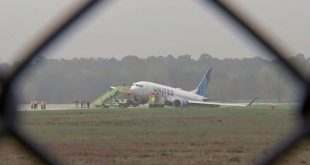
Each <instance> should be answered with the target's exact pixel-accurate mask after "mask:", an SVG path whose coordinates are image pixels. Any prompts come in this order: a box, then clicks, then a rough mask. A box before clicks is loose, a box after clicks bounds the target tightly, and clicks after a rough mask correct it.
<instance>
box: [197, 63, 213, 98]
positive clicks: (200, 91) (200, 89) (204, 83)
mask: <svg viewBox="0 0 310 165" xmlns="http://www.w3.org/2000/svg"><path fill="white" fill-rule="evenodd" d="M211 71H212V68H211V67H210V68H209V69H208V71H207V72H206V74H205V75H204V76H203V78H202V80H201V81H200V83H199V85H198V87H197V92H196V94H198V95H200V96H205V94H206V91H207V87H208V84H209V80H210V75H211Z"/></svg>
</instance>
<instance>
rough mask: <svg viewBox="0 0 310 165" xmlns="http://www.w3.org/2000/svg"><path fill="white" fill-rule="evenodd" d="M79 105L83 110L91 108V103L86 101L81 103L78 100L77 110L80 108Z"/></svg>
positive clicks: (76, 103)
mask: <svg viewBox="0 0 310 165" xmlns="http://www.w3.org/2000/svg"><path fill="white" fill-rule="evenodd" d="M79 104H80V105H81V106H80V107H81V108H89V107H90V101H85V100H82V101H81V102H80V101H78V100H76V101H75V107H76V108H79Z"/></svg>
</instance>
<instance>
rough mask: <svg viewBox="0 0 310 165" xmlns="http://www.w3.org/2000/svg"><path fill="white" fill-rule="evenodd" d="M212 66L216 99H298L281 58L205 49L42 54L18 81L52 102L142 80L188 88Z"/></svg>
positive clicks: (28, 93) (31, 94) (22, 90)
mask: <svg viewBox="0 0 310 165" xmlns="http://www.w3.org/2000/svg"><path fill="white" fill-rule="evenodd" d="M290 60H291V61H292V62H295V63H298V65H299V66H302V67H303V68H306V69H305V70H306V71H307V70H309V69H308V67H309V62H310V60H309V59H306V58H305V57H304V56H303V55H301V54H299V55H297V56H295V57H291V58H290ZM15 65H16V64H11V65H10V64H6V63H2V64H1V65H0V70H1V69H2V70H10V69H11V68H13V67H15ZM209 67H212V69H213V72H212V75H211V79H210V84H209V86H208V89H207V93H206V96H207V97H210V98H212V99H214V100H224V101H233V100H238V101H240V100H251V99H253V98H254V97H256V96H257V97H259V100H263V101H268V102H293V101H296V100H298V97H297V96H299V95H300V94H302V91H301V89H300V88H299V86H298V83H297V81H296V80H293V79H291V78H290V76H289V75H287V72H285V70H284V69H282V68H281V67H280V66H279V62H278V61H277V60H269V59H264V58H260V57H253V58H242V59H230V58H226V59H218V58H215V57H212V56H211V55H208V54H202V55H201V56H200V57H199V58H198V59H193V58H191V56H190V55H181V56H177V57H175V56H173V55H167V56H159V57H155V56H150V57H147V58H138V57H137V56H132V55H130V56H125V57H123V58H122V59H120V60H117V59H115V58H74V59H70V60H68V59H47V58H45V57H39V58H37V59H35V60H34V61H33V63H32V67H31V69H30V70H29V71H28V73H27V75H26V76H24V77H23V79H22V81H20V84H19V86H18V89H17V91H18V93H19V94H20V95H21V96H22V97H21V102H23V103H29V102H30V100H32V99H34V98H41V99H44V100H47V101H48V102H49V103H73V102H74V101H75V100H85V99H86V100H90V101H93V100H94V99H96V98H97V97H98V96H100V95H101V94H103V93H104V92H105V91H107V90H108V89H109V87H110V86H118V85H123V84H126V85H131V84H132V83H133V82H136V81H142V80H143V81H151V82H156V83H161V84H165V85H169V86H173V87H179V88H182V89H185V90H193V89H195V88H196V86H197V85H198V83H199V81H200V79H201V78H202V76H203V75H204V73H205V72H206V71H207V69H208V68H209Z"/></svg>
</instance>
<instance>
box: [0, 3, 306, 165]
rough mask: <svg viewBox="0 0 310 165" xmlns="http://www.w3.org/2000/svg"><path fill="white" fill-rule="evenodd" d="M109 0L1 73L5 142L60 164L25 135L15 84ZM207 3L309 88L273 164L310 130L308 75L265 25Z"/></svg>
mask: <svg viewBox="0 0 310 165" xmlns="http://www.w3.org/2000/svg"><path fill="white" fill-rule="evenodd" d="M104 1H105V0H90V1H85V2H84V3H81V5H80V6H78V7H77V8H75V9H73V10H72V12H71V13H70V14H68V15H64V16H63V17H62V18H61V19H60V20H59V22H58V23H55V26H54V28H53V29H49V31H48V33H46V35H44V36H43V37H42V38H40V39H39V40H37V41H38V42H36V43H32V45H30V47H29V49H28V50H27V51H25V52H24V53H23V55H22V57H24V60H23V61H22V62H21V63H20V64H19V65H18V66H17V67H16V68H15V70H14V71H12V72H10V73H7V74H4V75H1V90H0V92H1V98H0V99H1V102H0V106H1V116H0V117H1V118H0V122H1V125H0V126H1V128H0V138H1V139H0V141H1V143H5V140H6V138H4V137H7V136H11V137H13V138H14V139H16V141H17V142H19V144H20V145H21V146H22V147H23V148H24V149H25V150H26V151H29V152H30V153H32V154H33V155H34V156H36V157H37V158H38V159H39V160H41V162H42V163H46V164H57V163H58V162H57V160H56V159H54V158H53V156H52V155H50V154H47V152H46V151H45V150H43V149H42V148H41V147H40V146H39V145H38V144H36V143H35V141H34V140H32V139H30V138H28V137H27V136H25V135H24V134H23V133H22V131H21V130H19V127H17V125H18V124H19V123H18V121H17V120H16V114H17V109H18V108H17V106H16V105H17V103H16V99H15V97H16V95H15V93H14V87H15V85H16V83H17V82H18V81H19V78H20V76H21V75H23V74H24V73H25V70H26V69H27V68H28V67H29V64H30V63H31V61H32V60H33V59H34V58H35V57H37V56H38V55H40V54H42V53H44V51H45V50H46V49H47V48H48V47H49V46H50V45H52V44H53V43H54V42H57V39H59V38H60V37H61V36H62V35H63V34H64V33H66V32H67V31H68V30H69V29H70V28H71V27H72V26H73V25H75V24H76V22H77V21H79V20H81V18H82V16H84V15H85V14H86V13H88V12H89V11H90V10H93V8H94V7H95V6H98V2H104ZM203 2H204V3H205V4H206V5H213V7H214V8H217V9H218V11H219V14H220V13H222V14H224V15H225V16H226V17H227V18H228V19H229V20H230V21H231V22H233V23H234V24H236V26H238V27H239V29H240V30H241V31H242V32H243V33H244V34H246V35H248V36H249V38H250V39H251V40H252V41H253V42H256V43H257V44H258V45H259V46H261V47H262V48H263V49H264V50H265V51H266V52H267V53H268V54H269V55H270V56H273V57H275V58H277V59H278V60H279V61H280V63H281V64H282V65H283V66H284V68H285V69H286V70H285V71H287V72H289V73H290V74H291V75H292V77H294V78H295V79H296V80H298V81H300V82H301V84H302V85H303V87H304V88H305V91H307V94H306V97H305V99H304V102H303V106H302V107H301V110H300V116H301V117H300V120H302V122H300V123H301V125H300V128H299V131H297V133H296V134H295V135H292V136H291V137H288V138H289V139H288V140H287V142H286V143H284V144H283V145H282V146H280V147H278V148H277V149H275V151H274V152H273V154H271V155H269V156H267V157H266V158H263V159H262V162H261V163H262V164H273V163H275V162H276V161H278V160H279V159H280V158H282V157H284V156H285V155H286V153H288V151H290V150H291V149H292V148H294V146H296V145H297V144H299V143H300V142H301V140H303V139H305V138H307V136H309V133H310V122H309V110H308V109H309V106H310V105H309V100H310V90H309V86H310V82H309V80H308V79H307V77H306V76H305V75H304V74H303V72H301V71H300V70H299V68H297V67H296V66H294V65H293V64H292V63H290V62H289V61H288V59H287V58H286V57H289V55H290V54H289V52H288V51H286V50H285V49H284V48H283V47H281V46H279V45H278V43H276V42H273V41H272V40H271V37H270V36H267V35H266V33H265V32H264V29H260V28H257V26H256V24H255V22H253V20H251V19H250V18H247V17H246V15H245V14H242V12H241V11H239V10H238V9H236V8H234V7H233V6H231V5H229V4H227V3H225V2H227V1H225V2H224V1H216V0H204V1H203ZM88 19H89V18H88Z"/></svg>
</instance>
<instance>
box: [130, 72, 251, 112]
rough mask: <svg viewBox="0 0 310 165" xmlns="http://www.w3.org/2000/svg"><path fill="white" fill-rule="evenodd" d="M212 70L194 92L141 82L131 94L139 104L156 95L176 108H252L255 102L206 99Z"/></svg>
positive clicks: (131, 89)
mask: <svg viewBox="0 0 310 165" xmlns="http://www.w3.org/2000/svg"><path fill="white" fill-rule="evenodd" d="M211 72H212V68H209V69H208V71H207V72H206V73H205V75H204V76H203V78H202V79H201V81H200V83H199V85H198V86H197V88H196V89H195V90H193V91H190V92H189V91H185V90H183V89H180V88H173V87H169V86H165V85H161V84H157V83H153V82H147V81H139V82H136V83H133V85H132V86H131V87H130V93H131V94H133V96H134V100H135V101H136V102H138V103H139V104H145V103H147V102H148V99H149V96H150V95H152V94H156V95H158V96H160V97H164V99H165V105H168V106H175V107H187V106H190V105H196V106H209V107H230V106H238V107H244V106H250V105H251V104H252V103H253V102H254V101H255V100H256V98H255V99H254V100H252V101H251V102H250V103H248V104H234V103H221V102H212V101H210V100H211V99H209V98H207V97H205V93H206V90H207V87H208V84H209V80H210V75H211Z"/></svg>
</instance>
